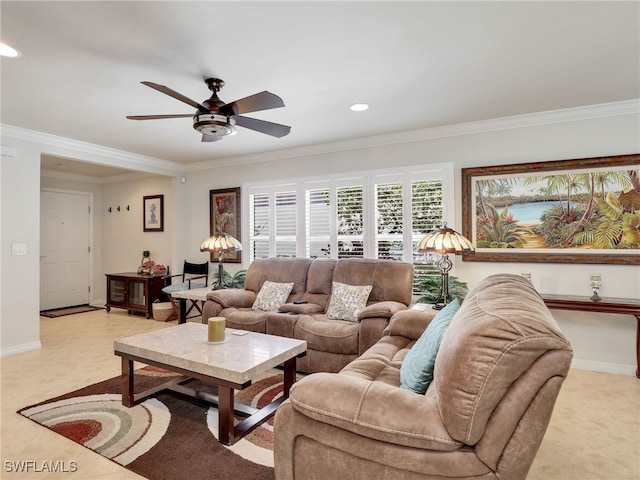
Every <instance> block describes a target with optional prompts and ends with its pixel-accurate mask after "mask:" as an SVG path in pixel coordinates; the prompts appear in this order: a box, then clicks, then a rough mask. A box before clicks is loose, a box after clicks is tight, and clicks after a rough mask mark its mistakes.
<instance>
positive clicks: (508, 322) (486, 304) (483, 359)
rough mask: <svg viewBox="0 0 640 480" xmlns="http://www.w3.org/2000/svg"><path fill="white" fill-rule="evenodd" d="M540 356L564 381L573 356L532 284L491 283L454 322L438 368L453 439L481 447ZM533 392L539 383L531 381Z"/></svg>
mask: <svg viewBox="0 0 640 480" xmlns="http://www.w3.org/2000/svg"><path fill="white" fill-rule="evenodd" d="M542 357H545V358H546V359H548V360H546V361H551V362H553V368H552V369H555V370H556V372H557V375H558V376H564V375H566V372H567V371H568V370H569V366H570V364H571V357H572V352H571V345H570V344H569V342H568V341H567V339H566V338H565V337H564V335H563V334H562V332H561V331H560V329H559V327H558V324H557V323H556V321H555V319H554V318H553V316H552V315H551V312H550V311H549V309H548V308H547V307H546V306H545V304H544V302H543V300H542V299H541V298H540V295H539V294H538V293H537V292H536V290H535V288H533V285H531V283H530V282H529V281H528V280H526V279H524V278H522V277H521V276H519V275H514V274H507V273H502V274H496V275H491V276H489V277H487V278H485V279H484V280H483V281H482V282H480V283H479V284H478V285H477V286H476V287H475V288H473V289H472V291H470V292H469V294H468V295H467V296H466V298H465V300H464V302H463V303H462V306H461V307H460V310H458V313H457V314H456V316H455V317H454V319H453V320H452V321H451V325H449V328H448V329H447V331H446V332H445V335H444V337H443V339H442V343H441V344H440V353H439V354H438V361H437V362H436V365H435V369H434V382H435V384H436V386H437V389H436V392H437V396H438V405H439V409H440V415H441V416H442V419H443V421H444V422H445V424H446V425H447V430H448V431H449V433H450V434H451V436H452V437H453V438H455V439H458V440H460V441H462V442H464V443H466V444H467V445H475V444H476V442H477V441H478V440H479V439H480V438H481V437H482V435H483V434H484V432H485V429H486V426H487V423H488V422H490V419H491V418H492V415H493V414H494V413H495V408H496V405H497V404H498V403H499V402H500V401H501V399H502V398H503V397H504V395H505V393H506V392H507V391H508V390H509V389H510V388H511V387H512V385H513V384H514V382H515V381H516V380H517V379H519V378H520V377H521V376H522V374H523V373H524V372H525V371H527V370H529V369H530V368H531V366H532V365H533V364H535V363H539V362H542V361H543V360H542ZM552 369H551V368H550V369H546V370H547V373H550V371H551V370H552ZM545 378H546V377H545ZM541 380H542V379H541ZM545 381H546V380H545ZM528 388H534V389H539V388H540V385H539V384H538V383H536V382H535V381H531V382H530V383H528Z"/></svg>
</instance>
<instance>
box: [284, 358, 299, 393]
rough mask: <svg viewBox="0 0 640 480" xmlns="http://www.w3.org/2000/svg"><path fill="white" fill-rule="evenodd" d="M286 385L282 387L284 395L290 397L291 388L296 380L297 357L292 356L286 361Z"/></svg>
mask: <svg viewBox="0 0 640 480" xmlns="http://www.w3.org/2000/svg"><path fill="white" fill-rule="evenodd" d="M283 376H284V379H283V382H284V385H283V387H282V396H283V397H284V398H289V390H291V387H292V386H293V384H294V383H295V382H296V358H295V357H294V358H290V359H289V360H287V361H286V362H284V375H283Z"/></svg>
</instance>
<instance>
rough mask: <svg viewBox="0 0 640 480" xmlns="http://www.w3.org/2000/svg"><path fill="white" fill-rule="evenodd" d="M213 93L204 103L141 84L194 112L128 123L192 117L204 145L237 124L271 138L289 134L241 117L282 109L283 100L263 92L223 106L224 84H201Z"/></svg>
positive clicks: (276, 126) (212, 80) (285, 129)
mask: <svg viewBox="0 0 640 480" xmlns="http://www.w3.org/2000/svg"><path fill="white" fill-rule="evenodd" d="M204 82H205V83H206V84H207V86H208V87H209V90H211V92H212V94H211V97H209V98H208V99H207V100H205V101H204V102H202V103H198V102H196V101H195V100H191V99H190V98H188V97H185V96H184V95H182V94H181V93H178V92H176V91H175V90H172V89H170V88H169V87H165V86H164V85H159V84H157V83H153V82H141V83H142V84H143V85H146V86H147V87H151V88H153V89H154V90H157V91H159V92H161V93H164V94H165V95H169V96H170V97H173V98H175V99H176V100H180V101H181V102H184V103H186V104H187V105H190V106H192V107H195V108H196V109H197V110H196V113H195V114H190V113H177V114H167V115H129V116H127V118H128V119H130V120H160V119H164V118H181V117H193V128H195V129H196V130H197V131H199V132H201V133H202V141H203V142H216V141H218V140H222V137H225V136H227V135H231V134H232V133H234V132H235V129H236V128H235V127H236V125H239V126H241V127H244V128H248V129H250V130H255V131H256V132H260V133H266V134H267V135H271V136H272V137H278V138H280V137H284V136H285V135H288V134H289V132H290V131H291V127H288V126H286V125H280V124H279V123H273V122H267V121H265V120H258V119H257V118H251V117H243V116H241V115H240V114H241V113H248V112H257V111H260V110H269V109H272V108H280V107H284V102H283V101H282V99H281V98H280V97H279V96H277V95H274V94H273V93H271V92H267V91H266V90H265V91H263V92H260V93H256V94H254V95H250V96H248V97H244V98H241V99H239V100H236V101H235V102H231V103H224V102H223V101H222V100H220V99H219V98H218V92H219V91H220V89H221V88H222V87H223V86H224V81H222V80H220V79H219V78H207V79H206V80H205V81H204Z"/></svg>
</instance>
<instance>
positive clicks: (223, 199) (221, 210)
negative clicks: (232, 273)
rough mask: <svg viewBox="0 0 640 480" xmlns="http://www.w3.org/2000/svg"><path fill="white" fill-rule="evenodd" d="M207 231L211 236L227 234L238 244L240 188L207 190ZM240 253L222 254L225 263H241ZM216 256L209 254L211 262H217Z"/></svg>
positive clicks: (239, 239) (240, 240) (239, 231)
mask: <svg viewBox="0 0 640 480" xmlns="http://www.w3.org/2000/svg"><path fill="white" fill-rule="evenodd" d="M209 197H210V198H209V212H210V213H209V230H210V232H209V233H210V234H211V235H215V234H217V233H219V232H223V233H228V234H229V235H231V236H233V237H235V238H236V239H237V240H238V241H239V242H242V239H241V238H240V233H241V223H240V187H235V188H223V189H219V190H209ZM241 254H242V252H229V253H225V254H224V261H225V262H227V263H242V259H241ZM217 260H218V257H217V255H216V254H213V253H212V254H211V261H212V262H213V261H217Z"/></svg>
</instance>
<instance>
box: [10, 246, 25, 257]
mask: <svg viewBox="0 0 640 480" xmlns="http://www.w3.org/2000/svg"><path fill="white" fill-rule="evenodd" d="M26 254H27V244H26V243H12V244H11V255H26Z"/></svg>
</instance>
